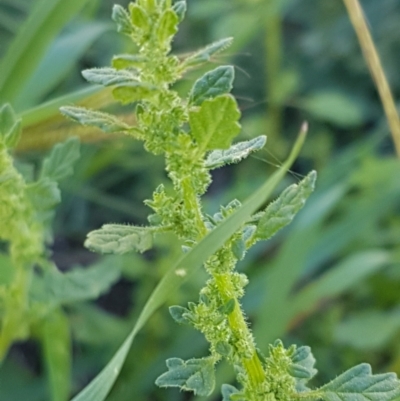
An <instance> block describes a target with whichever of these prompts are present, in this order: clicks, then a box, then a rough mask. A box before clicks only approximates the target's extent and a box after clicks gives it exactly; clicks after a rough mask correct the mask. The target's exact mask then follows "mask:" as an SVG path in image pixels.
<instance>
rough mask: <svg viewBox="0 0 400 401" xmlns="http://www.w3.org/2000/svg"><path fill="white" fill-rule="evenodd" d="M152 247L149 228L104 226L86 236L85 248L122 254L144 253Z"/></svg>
mask: <svg viewBox="0 0 400 401" xmlns="http://www.w3.org/2000/svg"><path fill="white" fill-rule="evenodd" d="M152 245H153V234H152V229H151V228H149V227H135V226H124V225H122V224H105V225H103V227H101V229H99V230H95V231H92V232H90V233H89V234H88V236H87V239H86V241H85V246H86V248H88V249H90V250H91V251H94V252H100V253H116V254H123V253H127V252H132V251H137V252H141V253H142V252H144V251H147V250H148V249H150V248H151V247H152Z"/></svg>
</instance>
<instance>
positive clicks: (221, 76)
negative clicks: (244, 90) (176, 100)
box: [189, 65, 235, 105]
mask: <svg viewBox="0 0 400 401" xmlns="http://www.w3.org/2000/svg"><path fill="white" fill-rule="evenodd" d="M234 77H235V70H234V69H233V67H232V66H231V65H223V66H220V67H217V68H216V69H215V70H212V71H209V72H207V73H206V74H205V75H203V76H202V77H201V78H199V79H198V80H197V81H196V82H195V83H194V85H193V88H192V90H191V92H190V95H189V101H190V102H191V103H193V104H195V105H200V104H201V103H202V102H203V101H204V100H206V99H209V98H214V97H217V96H219V95H223V94H224V93H229V92H230V91H231V89H232V83H233V80H234Z"/></svg>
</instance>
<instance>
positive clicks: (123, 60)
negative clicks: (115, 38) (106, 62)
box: [112, 54, 146, 70]
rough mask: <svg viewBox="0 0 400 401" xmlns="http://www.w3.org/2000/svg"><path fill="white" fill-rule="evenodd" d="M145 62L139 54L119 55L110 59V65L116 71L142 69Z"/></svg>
mask: <svg viewBox="0 0 400 401" xmlns="http://www.w3.org/2000/svg"><path fill="white" fill-rule="evenodd" d="M145 62H146V58H145V57H143V56H141V55H139V54H119V55H118V56H114V57H113V59H112V65H113V67H115V68H116V69H117V70H121V69H123V68H132V67H133V68H138V67H142V66H143V63H145Z"/></svg>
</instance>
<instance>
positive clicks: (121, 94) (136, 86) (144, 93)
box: [112, 81, 157, 104]
mask: <svg viewBox="0 0 400 401" xmlns="http://www.w3.org/2000/svg"><path fill="white" fill-rule="evenodd" d="M112 93H113V95H114V96H115V98H116V99H117V100H119V101H120V102H121V103H122V104H129V103H134V102H137V101H138V100H142V99H148V98H150V97H152V96H153V95H154V94H155V93H157V88H156V87H155V86H154V85H151V84H147V83H144V82H139V81H138V82H136V83H135V82H131V83H129V84H125V85H120V86H117V87H116V88H114V89H113V92H112Z"/></svg>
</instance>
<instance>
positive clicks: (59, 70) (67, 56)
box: [14, 21, 111, 123]
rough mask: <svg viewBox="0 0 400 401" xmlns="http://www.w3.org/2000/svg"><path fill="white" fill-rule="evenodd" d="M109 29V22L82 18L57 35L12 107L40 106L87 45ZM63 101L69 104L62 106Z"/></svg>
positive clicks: (81, 55) (54, 90)
mask: <svg viewBox="0 0 400 401" xmlns="http://www.w3.org/2000/svg"><path fill="white" fill-rule="evenodd" d="M108 30H111V26H110V24H108V23H104V22H89V21H85V22H82V23H78V24H75V25H74V29H71V30H69V31H66V32H63V33H62V34H61V35H60V36H59V37H57V38H56V39H55V41H54V42H53V43H52V44H51V46H50V47H49V49H48V50H47V52H46V54H45V55H44V57H43V58H42V60H41V61H40V63H39V65H38V66H37V68H36V69H35V70H34V72H33V74H32V75H31V76H30V78H29V80H28V81H27V82H26V83H25V85H24V86H23V87H22V88H21V91H20V92H19V93H18V96H17V98H16V99H15V101H14V107H15V109H16V110H26V109H28V108H31V107H34V106H35V105H41V104H42V99H43V98H45V97H48V95H49V94H51V93H52V92H57V90H56V89H57V88H59V87H60V86H61V85H62V82H63V81H64V80H65V78H66V77H67V76H68V74H70V73H71V70H73V68H74V67H75V66H76V65H77V63H78V62H79V60H80V59H81V58H82V57H83V56H84V55H85V54H86V53H87V51H88V49H89V48H90V46H91V45H92V44H93V43H94V42H95V41H96V39H98V38H99V37H100V36H101V35H102V34H103V33H104V32H106V31H108ZM64 104H68V103H63V104H62V105H64ZM57 112H58V108H57ZM23 123H25V121H23Z"/></svg>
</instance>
